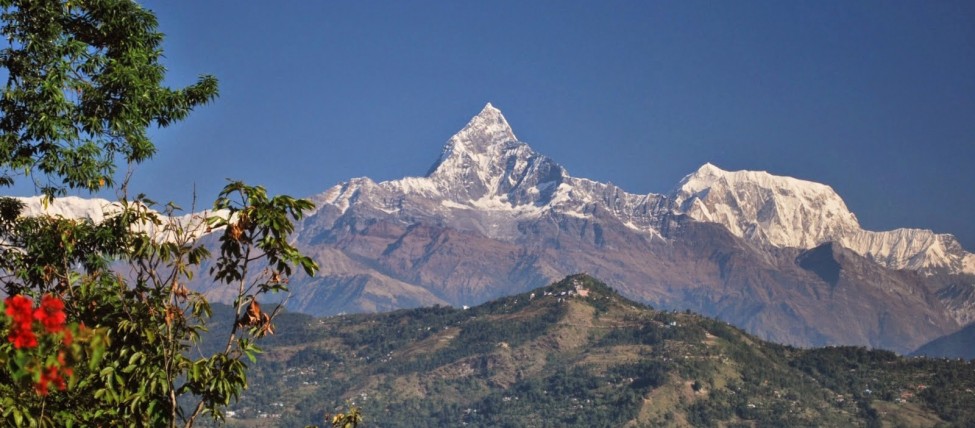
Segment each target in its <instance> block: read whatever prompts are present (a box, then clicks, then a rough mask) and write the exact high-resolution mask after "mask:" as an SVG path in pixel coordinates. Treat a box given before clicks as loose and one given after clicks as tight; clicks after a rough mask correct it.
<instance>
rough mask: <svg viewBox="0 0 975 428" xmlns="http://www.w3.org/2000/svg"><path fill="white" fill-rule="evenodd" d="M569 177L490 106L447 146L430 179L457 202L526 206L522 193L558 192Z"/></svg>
mask: <svg viewBox="0 0 975 428" xmlns="http://www.w3.org/2000/svg"><path fill="white" fill-rule="evenodd" d="M564 175H565V172H564V170H563V169H562V168H561V167H560V166H558V165H557V164H555V163H554V162H552V161H551V160H549V159H548V158H546V157H544V156H541V155H539V154H537V153H535V152H534V151H533V150H532V149H531V147H528V145H527V144H525V143H522V142H520V141H518V138H517V137H516V136H515V133H514V132H513V131H512V130H511V126H510V125H509V124H508V121H507V120H506V119H505V118H504V115H503V114H501V110H498V109H497V108H495V107H494V106H493V105H491V103H488V104H487V105H486V106H484V109H482V110H481V112H480V113H478V114H477V116H474V118H472V119H471V120H470V122H468V123H467V125H466V126H465V127H464V128H463V129H461V130H460V131H459V132H457V133H456V134H455V135H454V136H453V137H451V138H450V140H448V141H447V144H446V145H445V146H444V150H443V154H442V155H441V156H440V159H439V160H438V161H437V163H436V164H435V165H434V166H433V167H432V168H431V169H430V172H429V173H428V174H427V178H429V179H431V180H433V183H434V184H435V186H436V187H437V188H438V189H439V190H440V192H441V193H442V194H443V195H444V196H446V197H447V199H449V200H451V201H453V202H457V203H461V204H463V203H466V202H469V201H479V200H485V199H495V201H493V202H498V203H508V204H511V205H518V204H522V203H524V202H526V201H525V198H524V197H519V196H518V195H516V194H517V193H519V192H520V191H524V190H527V189H528V188H530V187H535V186H537V185H541V184H544V185H545V188H552V187H557V186H558V183H559V182H560V180H561V178H562V177H563V176H564ZM553 185H554V186H553ZM536 190H537V191H541V189H536ZM522 196H524V195H522ZM531 202H535V201H534V200H532V201H531Z"/></svg>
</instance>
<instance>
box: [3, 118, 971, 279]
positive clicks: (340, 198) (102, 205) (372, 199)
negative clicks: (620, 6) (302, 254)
mask: <svg viewBox="0 0 975 428" xmlns="http://www.w3.org/2000/svg"><path fill="white" fill-rule="evenodd" d="M22 200H23V201H24V202H25V203H26V204H27V209H26V213H27V214H29V215H32V214H38V213H41V212H45V213H48V214H53V215H62V216H64V217H69V218H89V219H91V220H92V221H95V222H99V221H102V220H103V219H104V217H105V216H106V215H108V214H110V213H111V212H114V211H116V210H118V205H117V204H115V203H112V202H109V201H106V200H103V199H82V198H77V197H66V198H59V199H57V200H55V201H54V203H53V204H50V205H49V206H48V207H46V208H43V207H42V206H41V204H40V199H39V198H37V197H35V198H22ZM312 200H313V201H314V202H315V204H316V207H317V211H316V213H315V214H317V215H312V216H310V218H309V221H311V218H314V222H316V223H318V224H316V225H315V226H314V227H316V228H318V229H320V230H324V229H328V228H331V227H333V226H334V225H335V224H336V222H339V221H341V219H342V218H343V217H344V216H348V215H352V214H354V215H355V216H357V217H359V218H366V219H369V218H374V219H379V218H383V219H390V218H392V219H394V220H399V221H400V222H402V223H403V224H404V225H410V224H414V223H416V222H417V221H418V220H424V221H426V222H433V224H440V225H443V226H448V227H451V228H454V229H458V230H463V231H473V232H477V233H480V234H482V235H483V236H486V237H488V238H491V239H497V240H501V241H508V242H513V241H516V240H517V239H518V238H519V237H521V236H522V232H521V231H519V225H520V224H522V223H524V222H526V221H533V220H538V219H541V218H551V219H557V218H559V217H573V218H581V219H596V218H598V219H599V220H600V221H615V222H618V223H619V224H620V225H622V226H625V227H627V228H629V229H631V230H633V231H636V232H638V233H643V234H646V235H649V236H651V237H659V236H660V233H659V232H658V229H659V225H660V224H661V222H662V221H664V220H663V219H664V218H665V217H667V216H669V215H687V216H689V217H690V218H692V219H694V220H697V221H701V222H709V223H717V224H720V225H722V226H724V227H725V228H727V229H728V230H729V231H730V232H731V233H732V234H734V235H736V236H738V237H741V238H744V239H747V240H749V241H751V242H754V243H758V244H761V245H768V246H773V247H790V248H799V249H811V248H814V247H816V246H818V245H820V244H823V243H825V242H838V243H840V244H841V245H843V246H844V247H847V248H849V249H851V250H853V251H855V252H856V253H858V254H860V255H862V256H864V257H866V258H868V259H870V260H873V261H874V262H876V263H879V264H881V265H883V266H886V267H889V268H893V269H910V270H929V269H946V270H947V271H949V272H952V273H959V272H965V273H972V274H975V255H973V254H971V253H968V252H966V251H965V250H964V249H963V248H962V247H961V245H960V244H959V243H958V241H957V240H956V239H955V238H954V237H952V236H951V235H948V234H936V233H934V232H932V231H930V230H922V229H897V230H893V231H886V232H873V231H866V230H863V229H862V228H861V227H860V225H859V222H858V221H857V218H856V216H855V215H854V214H853V213H852V212H850V211H849V209H848V208H847V207H846V204H845V203H844V202H843V200H842V198H840V196H839V195H837V194H836V192H835V191H833V189H832V188H830V187H829V186H827V185H823V184H819V183H814V182H810V181H804V180H799V179H795V178H791V177H781V176H775V175H772V174H769V173H767V172H762V171H734V172H732V171H724V170H722V169H720V168H718V167H716V166H714V165H712V164H705V165H703V166H702V167H701V168H699V169H698V170H697V171H695V172H694V173H692V174H690V175H688V176H686V177H685V178H684V179H683V180H681V182H680V183H679V185H678V186H677V188H676V189H675V190H674V191H673V192H671V193H670V194H669V195H667V196H662V195H657V194H652V193H651V194H646V195H637V194H631V193H627V192H625V191H624V190H622V189H620V188H618V187H616V186H614V185H612V184H607V183H600V182H596V181H592V180H588V179H585V178H576V177H572V176H570V175H569V174H568V172H567V171H566V170H565V168H563V167H562V166H560V165H559V164H557V163H555V162H554V161H553V160H551V159H549V158H548V157H546V156H543V155H541V154H539V153H536V152H535V151H534V150H532V149H531V147H529V146H528V145H527V144H525V143H524V142H521V141H518V139H517V137H516V136H515V133H514V131H512V129H511V126H510V125H509V124H508V121H507V120H506V119H505V117H504V115H502V113H501V111H500V110H498V109H497V108H495V107H494V106H492V105H491V104H490V103H488V104H487V105H486V106H485V107H484V108H483V109H482V110H481V112H480V113H478V114H477V115H476V116H474V118H472V119H471V120H470V122H469V123H468V124H467V125H466V126H465V127H464V128H463V129H461V130H460V131H459V132H458V133H457V134H455V135H454V136H453V137H451V138H450V139H449V140H448V141H447V143H446V144H445V146H444V149H443V152H442V154H441V156H440V158H439V159H438V160H437V161H436V163H435V164H434V165H433V167H432V168H431V169H430V171H429V172H428V173H427V175H426V176H424V177H405V178H402V179H398V180H391V181H384V182H380V183H376V182H374V181H372V180H371V179H369V178H365V177H363V178H355V179H352V180H350V181H349V182H346V183H340V184H339V185H336V186H334V187H332V188H331V189H328V190H326V191H325V192H323V193H321V194H318V195H316V196H314V197H312ZM199 218H200V217H199V216H197V215H195V214H189V215H186V216H183V217H181V218H180V221H184V222H185V221H197V222H198V221H199ZM193 219H196V220H193ZM306 223H308V222H306ZM353 223H354V222H353ZM186 224H189V223H186ZM197 224H198V223H197ZM301 227H304V226H301Z"/></svg>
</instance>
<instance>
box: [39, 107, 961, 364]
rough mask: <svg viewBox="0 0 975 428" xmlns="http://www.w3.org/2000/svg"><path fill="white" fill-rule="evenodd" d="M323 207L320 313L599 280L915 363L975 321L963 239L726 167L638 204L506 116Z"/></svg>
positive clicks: (481, 122)
mask: <svg viewBox="0 0 975 428" xmlns="http://www.w3.org/2000/svg"><path fill="white" fill-rule="evenodd" d="M312 200H313V201H314V203H315V206H316V208H315V210H314V211H313V212H312V213H310V215H308V216H307V217H306V218H305V219H304V220H303V221H302V222H301V223H300V224H299V225H298V226H297V229H296V234H295V236H294V237H293V239H294V240H295V242H296V244H297V246H298V247H299V248H300V249H301V250H303V251H305V252H306V253H307V254H309V255H311V256H312V257H313V258H314V259H315V260H316V261H317V262H318V263H319V264H320V265H321V267H322V269H321V272H320V274H319V275H317V276H315V277H304V276H300V275H298V276H295V277H293V278H291V282H290V287H291V289H292V291H293V296H292V298H291V299H290V300H289V303H288V304H289V307H290V309H292V310H295V311H300V312H306V313H309V314H313V315H330V314H338V313H353V312H378V311H388V310H393V309H398V308H411V307H420V306H432V305H437V304H439V305H450V306H456V307H460V306H473V305H476V304H479V303H482V302H485V301H488V300H491V299H495V298H498V297H501V296H506V295H512V294H516V293H520V292H524V291H525V290H529V289H532V288H535V287H540V286H543V285H545V284H548V283H551V282H552V281H555V280H557V279H559V278H562V277H564V276H565V275H569V274H573V273H579V272H586V273H588V274H590V275H592V276H594V277H598V278H600V279H602V280H604V281H606V283H607V284H609V285H610V286H612V287H614V288H615V289H617V290H619V291H620V292H621V293H622V294H623V295H625V296H627V297H628V298H631V299H634V300H637V301H640V302H644V303H647V304H650V305H653V306H655V307H658V308H666V309H685V308H686V309H692V310H694V311H696V312H699V313H702V314H705V315H709V316H714V317H716V318H718V319H721V320H724V321H727V322H730V323H732V324H735V325H737V326H740V327H742V328H745V329H746V330H748V331H749V332H752V333H754V334H757V335H758V336H759V337H762V338H763V339H768V340H772V341H776V342H780V343H787V344H794V345H801V346H818V345H862V346H869V347H878V348H885V349H891V350H894V351H897V352H910V351H913V350H914V349H916V348H917V347H918V346H920V345H922V344H924V343H926V342H928V341H930V340H933V339H936V338H938V337H941V336H944V335H946V334H950V333H953V332H955V331H957V330H959V329H960V328H962V327H963V326H965V325H967V324H969V323H971V322H972V321H973V320H975V255H973V254H972V253H969V252H967V251H965V250H964V249H963V248H962V247H961V245H960V244H959V243H958V241H957V240H956V239H955V238H954V237H952V236H951V235H948V234H936V233H934V232H932V231H929V230H921V229H897V230H893V231H883V232H875V231H866V230H863V229H862V228H861V227H860V225H859V222H858V221H857V218H856V216H855V215H854V214H853V213H852V212H850V210H849V209H848V208H847V207H846V204H845V203H844V202H843V200H842V198H841V197H840V196H839V195H838V194H837V193H836V192H835V191H834V190H833V189H832V188H830V187H829V186H827V185H823V184H818V183H813V182H809V181H804V180H799V179H795V178H790V177H781V176H775V175H771V174H768V173H766V172H760V171H725V170H722V169H720V168H718V167H717V166H715V165H712V164H705V165H704V166H702V167H700V168H699V169H698V170H697V171H695V172H693V173H691V174H689V175H687V176H686V177H685V178H684V179H683V180H681V181H680V182H679V183H678V184H677V185H676V187H675V188H674V189H673V190H672V191H670V192H668V193H666V194H652V193H651V194H645V195H640V194H632V193H628V192H626V191H625V190H623V189H620V188H619V187H617V186H615V185H612V184H608V183H601V182H597V181H593V180H589V179H585V178H578V177H573V176H571V175H569V173H568V172H567V171H566V169H565V168H563V167H562V166H561V165H559V164H558V163H556V162H555V161H553V160H552V159H550V158H548V157H546V156H544V155H542V154H539V153H537V152H535V151H534V150H532V148H531V147H529V146H528V145H527V144H526V143H524V142H521V141H519V140H518V138H517V137H516V136H515V134H514V131H513V130H512V128H511V126H509V124H508V121H507V120H506V119H505V117H504V116H503V115H502V113H501V111H500V110H498V109H496V108H495V107H493V106H492V105H491V104H488V105H486V106H485V107H484V109H483V110H482V111H481V112H480V113H479V114H477V115H476V116H474V118H473V119H471V121H470V122H469V123H468V124H467V125H466V126H465V127H463V129H461V130H460V131H459V132H458V133H457V134H455V135H454V136H453V137H451V138H450V139H449V140H448V141H447V143H446V145H445V146H444V147H443V151H442V153H441V155H440V157H439V158H438V159H437V161H436V162H435V163H434V165H433V166H432V167H431V168H430V170H429V171H428V172H427V173H426V174H425V175H424V176H420V177H405V178H402V179H398V180H391V181H384V182H378V183H377V182H375V181H373V180H371V179H369V178H355V179H351V180H349V181H348V182H344V183H340V184H338V185H336V186H334V187H332V188H330V189H328V190H326V191H325V192H323V193H321V194H318V195H314V196H313V197H312ZM58 204H61V206H66V205H71V204H73V205H71V206H73V207H75V208H71V209H67V208H61V209H63V210H66V211H71V212H74V214H72V215H76V216H82V217H84V216H88V217H91V218H96V217H97V216H98V215H97V214H92V213H87V214H86V211H85V210H86V209H91V210H95V211H97V210H98V209H99V208H98V206H99V204H98V203H93V202H91V201H88V202H79V201H69V200H63V201H59V202H57V203H55V205H54V206H55V207H57V206H59V205H58ZM104 204H107V202H104V203H102V205H104ZM79 206H86V207H88V208H78V207H79ZM75 211H77V212H75ZM79 212H80V214H79ZM204 239H206V238H204ZM199 277H200V276H198V278H199ZM193 285H194V286H195V287H196V288H197V289H200V290H203V291H205V292H207V293H209V295H210V296H211V297H213V298H215V299H216V300H220V299H224V298H227V296H223V295H222V294H221V292H220V289H218V288H212V287H210V285H209V284H208V283H207V282H205V280H203V279H198V280H197V282H196V283H195V284H193Z"/></svg>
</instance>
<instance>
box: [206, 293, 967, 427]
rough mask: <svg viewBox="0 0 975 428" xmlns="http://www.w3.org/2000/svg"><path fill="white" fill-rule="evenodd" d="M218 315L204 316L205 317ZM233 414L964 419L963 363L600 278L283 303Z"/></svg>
mask: <svg viewBox="0 0 975 428" xmlns="http://www.w3.org/2000/svg"><path fill="white" fill-rule="evenodd" d="M215 328H216V327H215ZM263 347H264V348H265V349H266V350H267V352H266V353H265V354H264V355H263V356H262V358H261V359H260V360H259V363H258V364H257V365H256V367H254V370H253V371H252V372H251V377H250V384H251V386H250V389H249V390H247V391H245V393H244V394H243V396H242V398H241V400H240V402H239V403H238V404H237V405H236V406H234V407H233V411H234V413H233V416H232V417H230V418H228V425H229V426H267V425H277V426H304V425H305V424H321V423H322V418H323V415H324V414H325V413H327V412H329V411H334V410H336V409H340V408H343V407H344V406H347V403H349V402H352V403H355V404H356V405H358V406H360V407H361V408H362V410H363V413H364V414H365V417H366V426H369V427H417V426H471V427H506V426H510V427H526V426H531V427H566V426H580V427H603V426H605V427H616V426H633V427H636V426H763V427H764V426H936V425H947V426H972V425H973V424H975V393H973V390H975V366H973V365H972V363H971V362H966V361H957V360H954V361H952V360H933V359H923V358H902V357H898V356H896V355H895V354H893V353H891V352H887V351H870V350H866V349H863V348H849V347H842V348H840V347H838V348H824V349H812V350H803V349H797V348H793V347H788V346H781V345H776V344H771V343H767V342H763V341H761V340H758V339H756V338H754V337H752V336H749V335H748V334H746V333H744V332H742V331H741V330H739V329H737V328H734V327H731V326H729V325H727V324H725V323H723V322H720V321H716V320H713V319H709V318H704V317H701V316H698V315H695V314H690V313H672V312H663V311H656V310H653V309H651V308H648V307H646V306H644V305H641V304H639V303H634V302H632V301H629V300H626V299H624V298H622V297H621V296H619V295H618V294H616V293H615V292H614V291H613V290H612V289H610V288H608V287H606V286H605V285H604V284H602V283H600V282H598V281H597V280H595V279H593V278H590V277H588V276H584V275H576V276H570V277H568V278H566V279H564V280H562V281H560V282H558V283H556V284H553V285H550V286H548V287H544V288H540V289H537V290H534V291H533V292H530V293H525V294H520V295H516V296H512V297H508V298H504V299H501V300H497V301H494V302H490V303H487V304H484V305H481V306H478V307H474V308H470V309H467V310H464V309H453V308H445V307H434V308H425V309H416V310H402V311H396V312H392V313H386V314H376V315H350V316H339V317H331V318H325V319H317V318H312V317H308V316H303V315H298V314H285V316H283V317H282V318H280V321H279V322H278V323H277V334H276V335H275V336H272V337H271V338H270V339H269V340H267V341H265V342H264V343H263Z"/></svg>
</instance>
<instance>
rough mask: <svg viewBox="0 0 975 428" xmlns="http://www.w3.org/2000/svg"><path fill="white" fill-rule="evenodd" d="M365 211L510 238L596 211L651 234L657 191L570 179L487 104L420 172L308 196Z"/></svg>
mask: <svg viewBox="0 0 975 428" xmlns="http://www.w3.org/2000/svg"><path fill="white" fill-rule="evenodd" d="M313 199H314V200H315V202H317V203H321V204H328V205H331V206H333V207H334V208H337V211H338V212H339V215H341V214H344V213H345V212H346V211H347V210H348V209H349V208H350V207H356V210H357V213H358V214H360V215H362V214H363V213H365V215H369V214H370V213H371V214H374V215H380V216H385V215H393V216H397V217H399V218H400V219H401V220H403V221H404V222H405V223H409V222H411V221H412V220H413V219H416V218H426V219H430V218H433V219H435V220H436V221H437V222H439V223H442V224H445V225H449V226H451V227H454V228H457V229H460V230H469V231H476V232H479V233H481V234H483V235H484V236H487V237H490V238H493V239H501V240H509V241H510V240H514V239H516V238H517V237H518V236H519V232H518V230H517V224H518V222H519V221H522V220H526V219H537V218H540V217H544V216H553V215H565V216H571V217H591V216H592V215H593V213H594V212H595V211H597V210H603V211H608V212H611V213H612V217H614V218H616V219H618V220H619V221H620V222H621V223H622V224H624V225H625V226H627V227H630V228H632V229H634V230H637V231H640V232H645V233H649V234H653V235H656V234H657V232H656V230H655V229H654V226H653V225H654V222H655V221H656V216H655V215H654V214H653V213H654V212H655V211H656V210H658V206H659V202H660V201H661V197H660V196H658V195H633V194H629V193H626V192H624V191H622V190H620V189H619V188H617V187H616V186H613V185H611V184H604V183H599V182H595V181H591V180H587V179H580V178H574V177H571V176H569V174H568V173H567V172H566V170H565V168H563V167H562V166H560V165H558V164H557V163H555V162H554V161H552V160H551V159H549V158H548V157H545V156H543V155H540V154H538V153H536V152H535V151H533V150H532V149H531V147H529V146H528V145H527V144H525V143H523V142H520V141H518V140H517V137H515V134H514V132H513V131H512V130H511V127H510V125H509V124H508V121H507V120H506V119H505V118H504V116H503V115H502V114H501V111H500V110H498V109H497V108H495V107H494V106H492V105H491V104H490V103H488V104H487V105H486V106H485V107H484V109H483V110H481V112H480V113H479V114H478V115H477V116H475V117H474V118H473V119H471V121H470V122H469V123H468V124H467V125H466V126H465V127H464V128H463V129H461V131H460V132H458V133H457V134H455V135H454V136H453V137H451V138H450V140H448V141H447V144H446V145H445V146H444V149H443V153H442V154H441V156H440V158H439V159H438V160H437V162H436V163H435V164H434V165H433V167H432V168H430V171H429V172H428V173H427V175H426V176H425V177H406V178H403V179H399V180H391V181H384V182H381V183H375V182H373V181H372V180H370V179H368V178H356V179H353V180H351V181H349V182H347V183H341V184H339V185H337V186H335V187H333V188H331V189H329V190H327V191H325V192H324V193H322V194H319V195H317V196H315V197H314V198H313Z"/></svg>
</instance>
